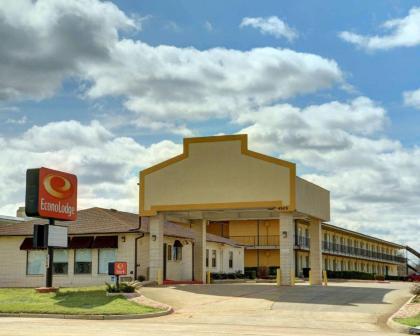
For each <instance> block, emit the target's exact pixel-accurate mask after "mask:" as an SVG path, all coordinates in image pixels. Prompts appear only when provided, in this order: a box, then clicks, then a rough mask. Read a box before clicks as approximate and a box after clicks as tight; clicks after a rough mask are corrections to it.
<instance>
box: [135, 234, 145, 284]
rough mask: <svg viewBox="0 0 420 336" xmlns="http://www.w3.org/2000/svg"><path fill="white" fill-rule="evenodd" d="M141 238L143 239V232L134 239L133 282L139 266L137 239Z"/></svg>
mask: <svg viewBox="0 0 420 336" xmlns="http://www.w3.org/2000/svg"><path fill="white" fill-rule="evenodd" d="M143 237H144V232H142V233H140V235H139V236H138V237H136V239H134V280H137V267H139V266H140V265H139V264H137V245H138V241H139V239H141V238H143Z"/></svg>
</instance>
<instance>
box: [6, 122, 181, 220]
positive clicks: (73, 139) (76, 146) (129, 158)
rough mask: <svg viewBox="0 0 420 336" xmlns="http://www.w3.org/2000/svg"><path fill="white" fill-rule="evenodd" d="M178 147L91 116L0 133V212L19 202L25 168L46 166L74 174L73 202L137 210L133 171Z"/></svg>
mask: <svg viewBox="0 0 420 336" xmlns="http://www.w3.org/2000/svg"><path fill="white" fill-rule="evenodd" d="M181 151H182V147H181V145H178V144H175V143H173V142H171V141H166V140H164V141H160V142H158V143H155V144H152V145H150V146H148V147H146V146H143V145H141V144H139V143H138V142H136V141H135V140H134V139H132V138H129V137H119V136H116V135H114V134H112V133H111V132H110V131H108V130H107V129H105V128H104V127H103V126H101V125H100V124H99V123H98V122H96V121H93V122H91V123H90V124H87V125H83V124H81V123H80V122H77V121H61V122H52V123H49V124H46V125H43V126H34V127H32V128H30V129H29V130H27V131H26V132H24V133H23V134H21V135H20V136H17V137H14V138H11V139H10V138H7V139H6V138H1V137H0V157H2V158H7V160H2V161H1V162H0V184H1V185H2V193H1V194H0V204H1V207H0V213H1V214H10V215H13V214H14V212H15V211H16V206H17V205H23V204H22V202H23V200H24V192H25V190H24V189H25V172H26V169H28V168H35V167H41V166H46V167H50V168H53V169H58V170H64V171H71V172H74V173H76V174H77V175H78V178H79V207H80V208H86V207H90V206H105V207H113V208H119V209H121V210H129V211H134V212H135V211H137V204H138V201H137V200H138V186H137V182H138V177H137V174H138V171H139V170H140V169H142V168H144V167H148V166H150V165H152V164H154V163H157V162H160V161H163V160H165V159H167V158H170V157H172V156H174V155H177V154H179V153H180V152H181Z"/></svg>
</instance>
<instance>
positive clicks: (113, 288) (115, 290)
mask: <svg viewBox="0 0 420 336" xmlns="http://www.w3.org/2000/svg"><path fill="white" fill-rule="evenodd" d="M105 286H106V291H107V292H108V293H118V292H119V290H118V288H117V286H115V285H114V284H110V283H108V282H105Z"/></svg>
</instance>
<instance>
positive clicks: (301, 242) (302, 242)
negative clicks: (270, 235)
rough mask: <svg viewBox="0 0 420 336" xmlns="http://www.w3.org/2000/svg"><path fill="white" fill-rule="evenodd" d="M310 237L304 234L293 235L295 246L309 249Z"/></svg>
mask: <svg viewBox="0 0 420 336" xmlns="http://www.w3.org/2000/svg"><path fill="white" fill-rule="evenodd" d="M310 242H311V239H310V238H309V237H306V236H296V235H295V246H296V247H297V248H303V249H309V248H310V246H311V245H310Z"/></svg>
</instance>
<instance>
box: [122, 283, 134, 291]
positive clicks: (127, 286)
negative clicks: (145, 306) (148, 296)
mask: <svg viewBox="0 0 420 336" xmlns="http://www.w3.org/2000/svg"><path fill="white" fill-rule="evenodd" d="M119 290H120V292H123V293H134V292H135V291H136V287H134V286H132V285H130V284H127V283H124V282H123V283H122V284H120V288H119Z"/></svg>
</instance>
